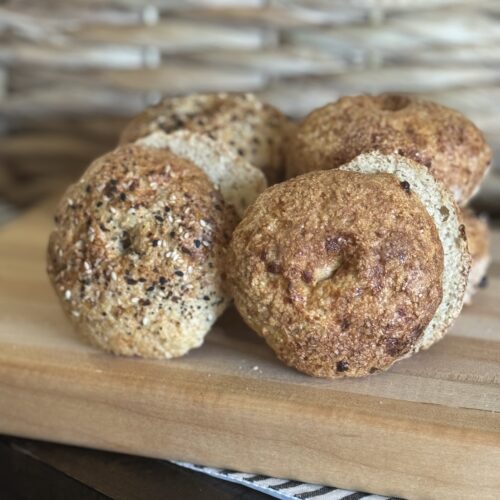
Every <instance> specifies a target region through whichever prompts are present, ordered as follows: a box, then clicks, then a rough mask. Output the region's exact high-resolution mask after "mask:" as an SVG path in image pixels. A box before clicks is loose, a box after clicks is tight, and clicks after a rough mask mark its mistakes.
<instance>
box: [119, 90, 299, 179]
mask: <svg viewBox="0 0 500 500" xmlns="http://www.w3.org/2000/svg"><path fill="white" fill-rule="evenodd" d="M291 126H292V125H291V122H290V121H289V120H288V119H287V118H286V117H285V115H283V113H281V111H279V110H278V109H276V108H274V107H273V106H271V105H269V104H264V103H262V102H261V101H259V100H258V99H257V98H256V97H255V96H254V95H252V94H223V93H222V94H199V95H190V96H186V97H175V98H166V99H164V100H163V101H161V102H160V103H159V104H158V105H156V106H152V107H150V108H148V109H146V110H145V111H143V112H142V113H141V114H139V115H138V116H136V117H135V118H134V119H133V120H132V121H131V122H130V123H129V124H128V126H127V127H126V128H125V130H124V131H123V133H122V135H121V139H120V142H121V143H122V144H123V143H129V142H135V141H136V140H137V139H139V138H141V137H144V136H146V135H149V134H151V133H152V132H156V131H158V130H161V131H163V132H166V133H170V132H175V131H176V130H180V129H186V130H191V131H193V132H200V133H203V134H206V135H208V136H209V137H211V138H213V139H218V140H220V141H222V142H225V143H226V144H227V145H228V146H230V147H231V148H232V149H233V150H234V151H235V152H236V153H237V154H238V155H239V156H241V157H242V158H244V159H245V160H247V161H248V162H249V163H251V164H252V165H254V166H256V167H257V168H259V169H261V170H262V171H263V172H264V174H265V176H266V177H267V179H268V181H269V183H270V184H273V183H275V182H278V181H280V180H282V179H283V176H284V155H285V142H286V139H287V136H288V134H289V131H290V128H291Z"/></svg>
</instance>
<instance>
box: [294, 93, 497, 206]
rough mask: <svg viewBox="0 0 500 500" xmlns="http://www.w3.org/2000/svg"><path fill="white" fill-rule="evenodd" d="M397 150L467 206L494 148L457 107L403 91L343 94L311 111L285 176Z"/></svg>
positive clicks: (296, 140)
mask: <svg viewBox="0 0 500 500" xmlns="http://www.w3.org/2000/svg"><path fill="white" fill-rule="evenodd" d="M370 151H379V152H381V153H385V154H390V153H396V154H399V155H401V156H403V157H405V158H410V159H412V160H415V161H417V162H418V163H421V164H422V165H424V166H425V167H426V168H427V169H428V170H429V172H430V173H431V174H432V175H433V176H434V177H435V178H436V179H438V180H439V181H441V182H442V183H443V184H444V186H445V187H447V188H448V189H449V190H450V191H451V192H452V193H453V195H454V196H455V199H456V201H457V203H458V204H459V205H464V204H465V203H466V202H467V201H468V200H469V199H470V198H471V197H472V196H473V194H474V193H475V192H476V191H477V189H478V187H479V184H480V182H481V180H482V179H483V177H484V175H485V173H486V171H487V169H488V166H489V165H490V163H491V150H490V148H489V146H488V145H487V144H486V142H485V140H484V137H483V134H482V133H481V132H480V130H478V129H477V128H476V126H475V125H474V124H473V123H472V122H471V121H470V120H468V119H467V118H466V117H465V116H463V115H462V114H461V113H459V112H458V111H455V110H453V109H450V108H447V107H445V106H442V105H440V104H436V103H434V102H430V101H425V100H422V99H417V98H414V97H409V96H404V95H393V94H384V95H378V96H366V95H365V96H356V97H342V98H341V99H339V100H338V101H337V102H334V103H330V104H327V105H326V106H324V107H322V108H319V109H316V110H315V111H313V112H312V113H310V114H309V115H308V116H307V117H306V118H305V119H304V121H303V122H302V124H301V125H300V126H299V127H298V129H297V131H296V134H295V135H293V137H292V139H291V141H290V147H289V149H288V152H287V177H289V178H290V177H293V176H295V175H299V174H302V173H305V172H311V171H314V170H321V169H329V168H338V167H339V166H340V165H343V164H345V163H347V162H349V161H351V160H352V159H353V158H354V157H356V156H357V155H359V154H361V153H368V152H370Z"/></svg>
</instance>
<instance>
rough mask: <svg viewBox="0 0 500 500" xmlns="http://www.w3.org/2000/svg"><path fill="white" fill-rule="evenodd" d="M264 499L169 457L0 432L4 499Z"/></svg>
mask: <svg viewBox="0 0 500 500" xmlns="http://www.w3.org/2000/svg"><path fill="white" fill-rule="evenodd" d="M39 498H40V499H45V498H47V499H50V500H73V499H80V498H83V499H87V498H88V499H99V500H100V499H106V498H116V499H126V500H136V499H137V500H139V499H140V500H144V499H179V500H191V499H196V500H198V499H203V500H212V499H213V500H229V499H244V500H264V499H269V496H267V495H264V494H263V493H259V492H257V491H254V490H250V489H248V488H246V487H244V486H240V485H237V484H234V483H229V482H227V481H221V480H219V479H215V478H213V477H210V476H207V475H205V474H202V473H200V472H195V471H192V470H189V469H184V468H183V467H179V466H177V465H175V464H172V463H170V462H166V461H164V460H155V459H150V458H142V457H135V456H131V455H123V454H119V453H108V452H103V451H96V450H89V449H86V448H77V447H74V446H63V445H59V444H52V443H46V442H42V441H32V440H27V439H20V438H14V437H9V436H2V435H0V499H2V500H11V499H12V500H18V499H29V500H33V499H35V500H36V499H39Z"/></svg>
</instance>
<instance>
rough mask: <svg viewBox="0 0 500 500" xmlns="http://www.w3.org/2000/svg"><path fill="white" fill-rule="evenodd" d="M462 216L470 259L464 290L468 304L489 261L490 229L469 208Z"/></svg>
mask: <svg viewBox="0 0 500 500" xmlns="http://www.w3.org/2000/svg"><path fill="white" fill-rule="evenodd" d="M462 216H463V220H464V225H465V231H466V233H467V242H468V244H469V252H470V254H471V259H472V263H471V268H470V273H469V281H468V283H467V289H466V291H465V303H466V304H467V305H469V304H471V303H472V297H473V296H474V295H475V294H476V292H477V291H478V289H479V288H480V287H481V285H482V283H484V282H485V279H486V272H487V270H488V267H489V265H490V262H491V254H490V230H489V229H488V223H487V222H486V219H485V218H483V217H478V216H477V215H475V214H474V212H473V211H472V210H470V209H469V208H466V209H464V210H463V211H462Z"/></svg>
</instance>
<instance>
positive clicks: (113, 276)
mask: <svg viewBox="0 0 500 500" xmlns="http://www.w3.org/2000/svg"><path fill="white" fill-rule="evenodd" d="M111 279H112V280H113V281H116V273H115V272H114V271H112V272H111Z"/></svg>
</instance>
